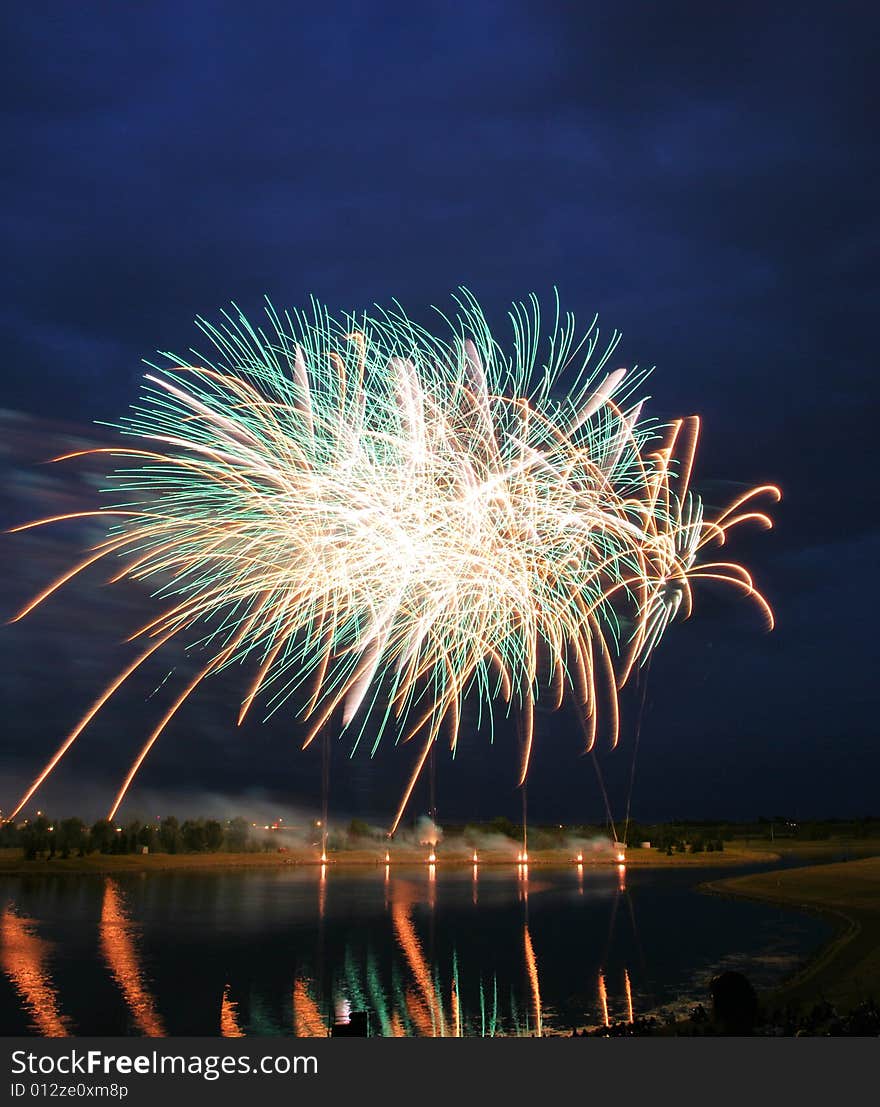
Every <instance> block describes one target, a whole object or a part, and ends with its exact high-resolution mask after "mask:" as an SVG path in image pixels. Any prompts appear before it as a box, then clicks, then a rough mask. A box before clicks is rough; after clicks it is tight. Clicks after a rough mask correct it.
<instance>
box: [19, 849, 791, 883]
mask: <svg viewBox="0 0 880 1107" xmlns="http://www.w3.org/2000/svg"><path fill="white" fill-rule="evenodd" d="M10 852H12V851H10ZM390 853H391V860H390V862H386V860H385V854H384V851H380V850H346V851H340V852H337V853H333V854H331V855H330V856H329V857H328V859H327V861H326V864H327V866H328V867H330V868H332V869H335V870H343V871H344V870H363V869H369V868H383V867H384V866H385V865H386V864H390V865H391V868H392V870H393V869H395V868H408V869H412V868H419V867H421V868H424V867H427V865H428V864H429V862H428V860H427V856H426V852H425V850H414V849H411V848H408V849H397V850H394V849H392V850H391V851H390ZM478 857H479V861H478V865H479V867H480V868H487V869H504V868H516V867H517V866H518V865H519V864H521V862H519V860H518V856H517V854H516V852H514V851H512V852H511V853H509V854H507V853H505V852H503V851H497V850H487V851H484V852H482V853H478ZM778 860H780V855H779V854H778V853H775V852H770V851H762V850H756V849H736V848H731V849H725V850H724V851H722V852H718V853H714V852H713V853H698V854H690V853H685V854H673V855H672V856H671V857H670V856H668V855H667V854H665V853H660V852H659V851H657V850H643V849H637V848H636V849H630V850H627V853H626V860H625V862H623V863H621V862H620V861H619V860H618V859H617V857H616V856H609V855H607V854H601V855H595V854H590V853H584V855H583V861H582V862H580V864H582V865H583V867H584V868H585V869H602V868H616V867H618V866H619V865H621V864H624V865H625V867H626V868H650V869H664V868H675V869H683V868H709V867H712V868H714V867H716V866H724V867H727V866H730V867H731V868H734V867H737V866H742V865H751V864H760V863H767V864H771V863H773V862H774V861H778ZM321 864H322V862H321V860H320V857H316V856H315V853H314V851H310V852H308V853H306V852H302V851H293V850H291V851H289V852H284V853H279V852H272V853H258V852H254V853H208V854H205V853H177V854H167V853H152V854H148V855H145V854H89V855H87V856H86V857H69V858H66V859H63V858H60V857H55V858H53V859H52V860H51V861H50V860H48V859H36V860H32V861H26V860H25V859H24V858H23V857H22V856H17V857H15V856H2V854H0V878H2V877H3V876H57V875H70V876H75V875H80V876H82V875H89V874H99V875H100V874H107V875H113V874H120V873H158V872H235V871H239V872H240V871H242V870H245V869H288V868H305V869H309V868H320V866H321ZM434 864H435V865H436V867H437V868H438V869H444V870H452V869H470V868H472V867H473V864H474V862H473V858H472V855H471V854H470V853H466V852H463V851H461V850H456V851H455V852H454V853H449V854H447V855H445V856H444V854H443V852H442V850H440V851H438V853H437V857H436V861H435V862H434ZM527 864H528V867H529V868H535V869H540V868H576V867H577V865H578V864H579V862H578V860H577V858H576V857H572V856H571V854H570V852H569V851H567V850H537V851H534V852H533V853H530V854H529V860H528V863H527Z"/></svg>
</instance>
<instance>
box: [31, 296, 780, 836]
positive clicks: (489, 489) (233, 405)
mask: <svg viewBox="0 0 880 1107" xmlns="http://www.w3.org/2000/svg"><path fill="white" fill-rule="evenodd" d="M456 305H457V308H456V312H455V314H454V316H452V317H451V318H447V317H446V316H443V317H442V319H443V327H444V331H445V332H446V336H445V337H444V338H443V339H442V340H441V339H438V338H436V337H434V336H433V335H432V334H431V333H429V332H428V331H427V330H425V329H423V328H422V327H420V326H419V325H417V324H416V323H415V322H414V321H413V320H411V319H410V318H408V317H407V315H406V314H405V313H404V312H403V311H402V310H400V309H399V308H395V309H393V310H390V311H378V310H377V312H376V313H375V314H374V315H370V314H362V315H357V316H355V315H349V316H345V317H343V318H341V319H334V318H332V317H331V316H330V315H329V314H328V312H327V310H326V309H325V308H323V307H322V306H321V305H319V304H318V303H317V302H313V303H312V306H311V310H310V311H309V312H307V313H306V312H295V313H292V314H289V313H285V314H284V315H283V317H282V316H281V315H279V313H277V312H276V311H275V309H274V308H273V307H272V306H271V305H268V306H267V323H268V325H267V326H266V327H265V328H256V327H253V326H252V325H251V324H250V323H249V322H248V320H247V319H246V318H245V317H244V316H243V315H241V314H240V313H238V314H237V315H228V314H227V315H225V316H224V320H223V322H222V323H221V324H219V325H213V324H211V323H208V322H207V321H205V320H200V321H199V325H200V327H201V330H202V331H203V333H204V335H205V336H206V337H207V338H208V340H209V341H210V343H211V345H212V347H213V351H212V354H211V356H210V357H205V356H203V355H201V354H197V353H195V352H193V356H192V358H190V357H187V358H179V357H176V356H174V355H172V354H163V356H162V363H161V364H160V365H153V366H151V367H150V371H149V372H148V373H147V374H146V377H145V383H144V387H143V393H142V397H141V400H140V402H139V403H138V404H137V405H135V406H134V408H133V411H132V414H131V415H130V416H129V417H128V418H127V419H125V420H124V421H123V422H122V423H121V424H120V427H119V429H120V431H121V432H122V434H123V436H124V439H125V441H123V442H122V443H121V444H120V445H119V446H116V447H112V448H110V449H109V450H104V451H97V452H105V453H108V454H110V455H111V456H113V457H116V458H118V459H120V462H119V468H118V469H117V470H116V472H114V474H113V475H112V477H111V478H110V481H109V488H108V491H109V493H110V497H109V499H108V503H107V506H105V507H102V508H100V509H99V510H98V511H96V512H93V513H83V514H95V515H100V516H104V517H106V518H107V522H108V530H107V535H106V538H105V539H104V540H103V541H102V542H101V543H99V544H98V545H97V546H95V547H93V548H92V549H91V550H89V551H88V553H87V555H86V556H85V557H84V558H83V560H82V561H80V562H79V563H78V564H77V565H75V566H74V567H73V568H72V569H70V570H69V571H67V572H66V573H65V574H63V576H62V577H60V578H59V579H58V580H56V581H54V582H52V583H51V584H50V585H49V586H48V587H47V588H46V589H44V590H43V592H41V593H40V595H39V596H37V597H36V598H35V599H33V600H32V601H31V602H30V603H28V604H27V605H26V606H25V607H24V608H23V609H22V610H21V611H20V612H19V613H18V614H17V615H16V617H15V618H16V619H18V618H21V617H23V616H24V615H25V614H27V613H28V612H29V611H31V610H32V609H33V608H34V607H35V606H36V605H37V604H39V603H40V602H42V601H43V600H44V599H46V598H47V597H48V596H49V595H51V594H52V592H54V591H55V590H56V589H57V588H58V587H60V586H61V585H63V584H64V583H65V582H66V581H67V580H69V579H71V577H72V576H74V575H75V574H76V573H77V572H79V571H81V570H83V569H85V568H87V567H88V566H89V565H91V564H93V563H95V562H99V561H101V560H103V559H107V560H108V561H112V564H113V574H112V576H111V580H113V581H119V580H122V579H128V580H138V581H142V582H145V583H146V584H147V586H148V587H149V588H150V590H151V593H152V596H153V598H154V600H155V601H156V603H157V607H158V611H157V614H156V615H155V617H154V618H153V619H151V620H150V622H149V623H148V624H146V625H145V626H142V627H139V628H137V629H136V630H135V631H134V633H133V634H132V636H131V640H139V641H141V642H142V643H143V646H144V649H143V651H142V652H141V653H140V655H139V656H138V657H137V658H136V659H135V661H133V662H132V663H131V664H130V665H129V666H128V667H127V668H126V670H125V671H124V672H123V673H121V674H120V675H119V676H118V677H117V678H116V679H115V680H114V681H113V682H112V683H111V685H110V686H109V687H108V688H106V689H105V690H104V691H103V692H102V694H101V695H100V696H99V698H98V700H97V701H96V702H95V704H94V705H93V706H92V708H91V709H90V710H89V712H88V713H87V714H86V716H85V717H84V718H83V719H81V720H80V721H79V723H78V724H77V726H76V727H75V728H74V730H73V731H72V732H71V734H70V735H68V736H67V738H66V739H65V741H64V742H63V743H62V745H61V746H60V747H59V749H58V750H57V751H56V753H55V755H54V756H53V758H52V759H51V760H50V762H49V764H48V765H47V766H46V767H45V768H44V769H43V771H42V772H41V773H40V775H39V776H38V777H37V779H36V780H35V781H34V783H33V785H32V786H31V788H30V789H29V790H28V792H27V793H26V794H25V796H24V797H23V798H22V800H21V802H20V803H19V805H18V807H17V808H16V809H15V811H13V813H12V817H14V815H15V814H16V813H17V812H18V811H19V810H20V809H21V807H22V806H23V805H24V804H25V803H26V802H27V800H28V799H29V798H30V797H31V795H33V793H34V791H35V790H36V789H37V788H38V787H39V785H40V784H41V783H42V781H43V780H44V779H45V778H46V776H47V775H48V774H49V773H50V772H51V771H52V769H53V768H54V767H55V765H57V763H58V761H59V760H60V759H61V757H63V756H64V754H65V753H66V752H67V750H68V749H69V748H70V746H71V745H72V744H73V742H74V741H75V740H76V738H77V737H78V736H79V734H80V733H81V732H82V731H83V729H84V728H85V727H86V726H87V724H88V723H89V721H90V720H91V719H92V718H93V717H94V715H95V714H96V713H97V711H98V710H100V708H101V707H102V706H103V704H104V703H105V702H106V701H107V699H109V697H110V696H111V695H113V694H114V693H115V691H116V690H117V689H118V688H119V687H120V686H121V685H122V684H124V682H125V681H126V680H127V679H128V677H129V676H130V675H131V674H132V673H133V672H134V671H135V670H136V669H137V668H138V667H139V666H140V665H142V664H144V662H146V661H147V659H148V658H149V657H151V656H152V655H153V654H154V653H155V652H157V651H158V650H160V649H161V648H162V646H164V645H165V644H166V643H168V642H170V641H171V640H172V639H176V640H179V641H182V642H184V643H185V644H186V646H187V648H188V649H189V650H190V651H191V652H192V653H194V654H196V653H197V654H198V655H199V657H200V667H199V669H198V672H197V674H196V676H195V677H194V678H193V679H191V680H190V681H189V682H188V684H187V685H186V686H185V687H184V688H182V689H181V690H180V692H179V694H178V695H177V696H176V698H175V699H174V702H173V703H172V705H171V707H170V708H169V709H168V710H167V711H166V713H165V714H164V716H163V717H162V718H161V719H160V720H159V721H158V722H157V724H156V726H155V728H154V729H153V731H152V732H151V733H150V735H149V736H148V738H147V739H146V741H145V743H144V745H143V746H142V748H141V749H140V751H139V753H138V754H137V757H136V758H135V760H134V762H133V764H132V766H131V769H130V771H129V773H128V774H127V775H126V778H125V780H124V781H123V783H122V785H121V787H120V789H119V792H118V793H117V795H116V798H115V800H114V803H113V806H112V809H111V812H110V815H111V817H112V816H113V815H114V814H115V812H116V810H117V808H118V807H119V805H120V803H121V802H122V800H123V797H124V796H125V793H126V791H127V790H128V788H129V786H130V785H131V782H132V780H133V779H134V776H135V774H136V773H137V771H138V769H139V767H140V765H141V764H142V763H143V761H144V759H145V758H146V757H147V755H148V753H149V752H150V750H151V748H152V747H153V745H154V743H155V742H156V741H157V740H158V738H159V737H160V735H161V734H162V732H163V731H164V730H165V728H166V727H167V725H168V724H169V723H170V721H171V720H172V718H173V717H174V715H175V714H176V712H177V711H178V710H179V709H180V708H181V706H182V705H183V704H184V703H185V702H186V700H187V699H188V698H189V696H190V695H191V694H192V693H193V692H194V691H195V690H196V688H197V687H198V685H199V684H200V683H201V682H202V681H203V680H205V679H206V678H207V677H208V676H209V675H211V674H213V673H217V672H220V671H222V670H224V669H228V668H230V667H232V666H236V667H238V666H240V665H242V663H248V664H249V665H250V667H251V668H250V673H251V675H250V677H249V679H248V683H247V684H246V686H245V687H244V688H243V696H242V701H241V709H240V712H239V718H238V721H239V723H241V721H242V720H243V719H244V717H245V716H246V715H247V714H248V712H249V711H251V710H254V709H255V704H259V708H256V709H259V710H262V712H263V714H264V715H266V716H268V715H270V714H271V713H273V712H274V711H276V710H278V709H279V708H281V707H282V706H284V705H288V706H289V707H291V708H292V709H293V710H295V712H296V713H297V715H298V716H299V718H300V720H301V721H302V724H303V726H304V729H305V738H304V746H308V745H309V744H310V743H311V742H312V741H313V739H314V738H315V736H316V735H317V734H318V733H319V732H320V730H321V728H322V727H324V726H325V725H327V723H328V720H330V718H331V716H334V713H336V714H337V715H338V716H339V717H340V720H341V724H342V727H343V729H344V731H345V732H347V733H348V734H349V735H350V737H351V740H352V743H353V744H354V745H357V744H358V743H359V742H361V741H362V740H364V738H365V735H367V734H369V736H370V737H369V741H370V743H371V747H372V752H374V753H375V751H376V749H377V747H378V745H379V744H380V742H381V741H382V739H383V737H384V736H386V735H388V734H389V733H391V732H393V735H394V738H395V740H398V741H400V740H403V741H409V740H411V739H414V738H416V737H417V736H419V740H420V742H423V744H422V745H421V746H420V753H419V755H418V758H417V760H416V766H415V769H414V772H413V775H412V778H411V781H410V785H409V787H408V789H407V792H406V794H405V796H404V799H403V803H402V804H401V807H400V809H399V811H398V813H397V817H396V819H395V822H394V825H395V827H396V825H397V822H398V821H399V819H400V815H401V813H402V811H403V808H404V806H405V804H406V801H407V799H408V797H409V794H410V792H411V790H412V786H413V785H414V783H415V781H416V779H417V778H418V775H419V772H420V771H421V768H422V766H423V765H424V763H425V760H426V759H427V756H428V753H429V751H430V749H431V748H432V746H433V745H434V743H435V742H436V741H437V740H438V739H439V737H440V736H441V733H442V732H443V731H444V729H445V733H446V734H447V735H448V740H449V743H450V745H451V747H452V749H453V750H454V749H455V747H456V743H457V741H458V737H459V721H460V719H461V713H462V706H463V704H464V702H465V700H466V699H468V698H471V699H473V700H474V701H475V702H476V703H477V704H478V705H479V710H480V715H481V718H483V717H485V718H487V719H488V720H489V723H490V725H491V722H492V719H493V717H494V713H495V712H496V711H497V710H499V705H501V709H502V710H504V711H506V712H515V713H516V714H517V715H518V717H519V719H520V721H521V729H522V734H523V743H522V761H521V766H520V781H521V782H522V781H524V780H525V778H526V774H527V771H528V765H529V759H530V754H531V748H532V735H533V726H534V709H535V705H536V704H537V703H539V702H542V703H547V704H548V705H549V706H551V707H554V708H558V707H560V706H561V705H562V703H563V702H564V701H565V700H566V699H569V700H571V701H572V702H573V703H575V704H576V706H577V708H578V710H579V712H580V715H581V717H582V720H583V723H584V729H585V736H586V746H587V748H591V747H592V746H593V744H594V742H595V741H596V736H597V728H598V725H599V717H600V713H601V714H602V716H603V722H604V726H605V728H606V729H607V733H608V735H609V741H610V743H611V745H614V744H615V743H616V741H617V728H618V722H617V693H618V690H619V688H620V687H622V685H623V683H624V682H625V681H626V679H627V677H628V675H629V673H630V672H631V670H632V668H633V666H634V665H636V664H637V663H638V662H640V661H644V660H645V659H646V658H647V657H648V656H649V654H650V652H651V651H652V650H653V649H654V648H655V646H656V645H657V644H658V642H659V641H660V638H661V637H662V635H663V633H664V631H665V630H666V628H667V626H668V624H669V623H670V622H671V620H672V619H673V618H674V617H675V616H676V614H677V613H678V612H679V610H680V609H683V611H684V613H685V614H688V613H689V612H690V609H691V603H692V599H691V582H692V581H694V580H695V579H700V578H712V579H716V580H723V581H725V582H727V583H730V584H732V585H734V586H735V587H737V588H739V589H740V590H741V591H743V592H745V593H747V594H748V595H750V596H752V597H753V598H754V599H755V600H756V601H757V602H758V604H759V605H760V606H761V607H762V608H763V609H764V611H765V612H766V614H767V617H768V619H769V618H770V613H769V608H768V607H767V604H766V601H765V600H764V599H763V598H762V597H761V596H760V595H759V594H758V593H757V592H756V591H755V589H754V586H753V584H752V580H751V577H750V576H749V574H748V573H747V572H746V570H745V569H743V568H742V567H741V566H738V565H734V564H733V563H727V562H714V563H709V564H704V565H702V566H701V564H700V560H699V557H698V554H699V552H700V550H701V549H702V548H703V547H704V546H706V545H707V544H708V543H710V542H713V541H716V542H720V543H723V541H724V539H725V535H726V532H727V531H728V530H729V529H730V528H731V527H732V526H734V525H736V524H738V523H740V522H744V521H746V520H750V519H751V520H755V521H758V522H760V523H762V524H763V525H767V526H769V525H770V520H769V519H768V517H767V516H766V515H764V514H763V513H760V512H756V511H751V510H746V509H745V508H744V507H743V505H747V504H748V503H749V501H751V499H752V498H753V497H754V496H756V495H757V494H759V493H768V494H770V495H773V496H777V497H778V492H777V490H776V489H775V488H773V487H771V486H766V487H762V488H759V489H753V490H751V491H750V492H748V493H746V494H745V495H744V496H742V497H740V498H739V500H737V501H736V502H735V503H734V504H733V505H732V506H731V507H730V508H728V509H727V510H726V511H725V512H723V513H722V514H721V515H720V516H719V517H717V518H716V519H714V520H708V519H706V518H705V516H704V511H703V507H702V504H701V502H700V500H699V498H698V497H697V496H696V495H695V494H694V493H693V492H692V491H691V490H690V477H691V471H692V468H693V461H694V455H695V450H696V446H697V437H698V427H699V424H698V421H697V420H696V419H695V418H691V419H687V420H680V421H677V422H675V423H673V424H671V425H669V426H660V425H658V424H656V423H654V422H652V421H650V420H648V419H645V418H643V417H642V406H643V405H642V402H641V401H639V400H637V399H636V397H635V392H636V391H637V390H638V388H639V386H640V385H641V384H642V382H643V380H644V377H645V373H644V372H642V371H640V370H638V369H637V368H635V369H632V370H629V371H626V370H624V369H620V368H615V369H610V370H609V369H607V368H606V366H607V365H608V363H609V361H610V359H611V357H612V354H613V353H614V350H615V347H616V345H617V341H618V336H617V334H616V333H615V334H613V335H612V336H611V337H610V340H609V341H608V342H606V343H605V344H604V345H602V346H600V344H599V332H598V330H597V328H596V325H595V320H594V321H593V324H592V325H591V326H590V327H589V328H588V330H587V333H586V334H585V335H584V336H582V337H578V335H577V331H576V329H575V322H574V319H573V317H572V316H570V315H566V316H564V317H562V316H560V314H559V311H558V306H557V311H556V316H555V321H554V325H553V327H552V329H551V331H550V334H549V337H548V339H547V340H546V341H545V343H543V344H542V343H541V342H540V333H541V319H540V314H539V309H538V304H537V301H536V300H535V299H534V298H532V300H530V301H529V303H528V305H516V306H515V307H514V308H513V310H512V311H511V313H510V319H511V323H512V334H513V337H512V342H511V344H510V348H509V350H508V351H507V352H505V350H504V349H503V348H502V346H501V345H500V344H499V343H498V342H496V340H495V339H494V338H493V336H492V334H491V333H490V331H489V327H488V325H487V323H486V320H485V318H484V316H483V314H482V312H481V310H480V308H479V306H478V304H477V303H476V301H475V300H474V299H473V298H472V297H471V296H470V295H469V294H468V293H466V292H462V293H461V294H460V295H459V297H458V298H457V299H456ZM90 452H95V451H90ZM76 456H78V455H76V454H69V455H66V457H65V458H58V459H56V460H59V461H61V460H66V459H70V458H73V457H76ZM61 518H69V516H64V517H61ZM53 521H58V520H57V519H51V520H39V521H37V522H36V523H31V524H26V526H36V525H40V524H42V523H46V522H53ZM18 529H24V528H18ZM625 628H626V629H625Z"/></svg>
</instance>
